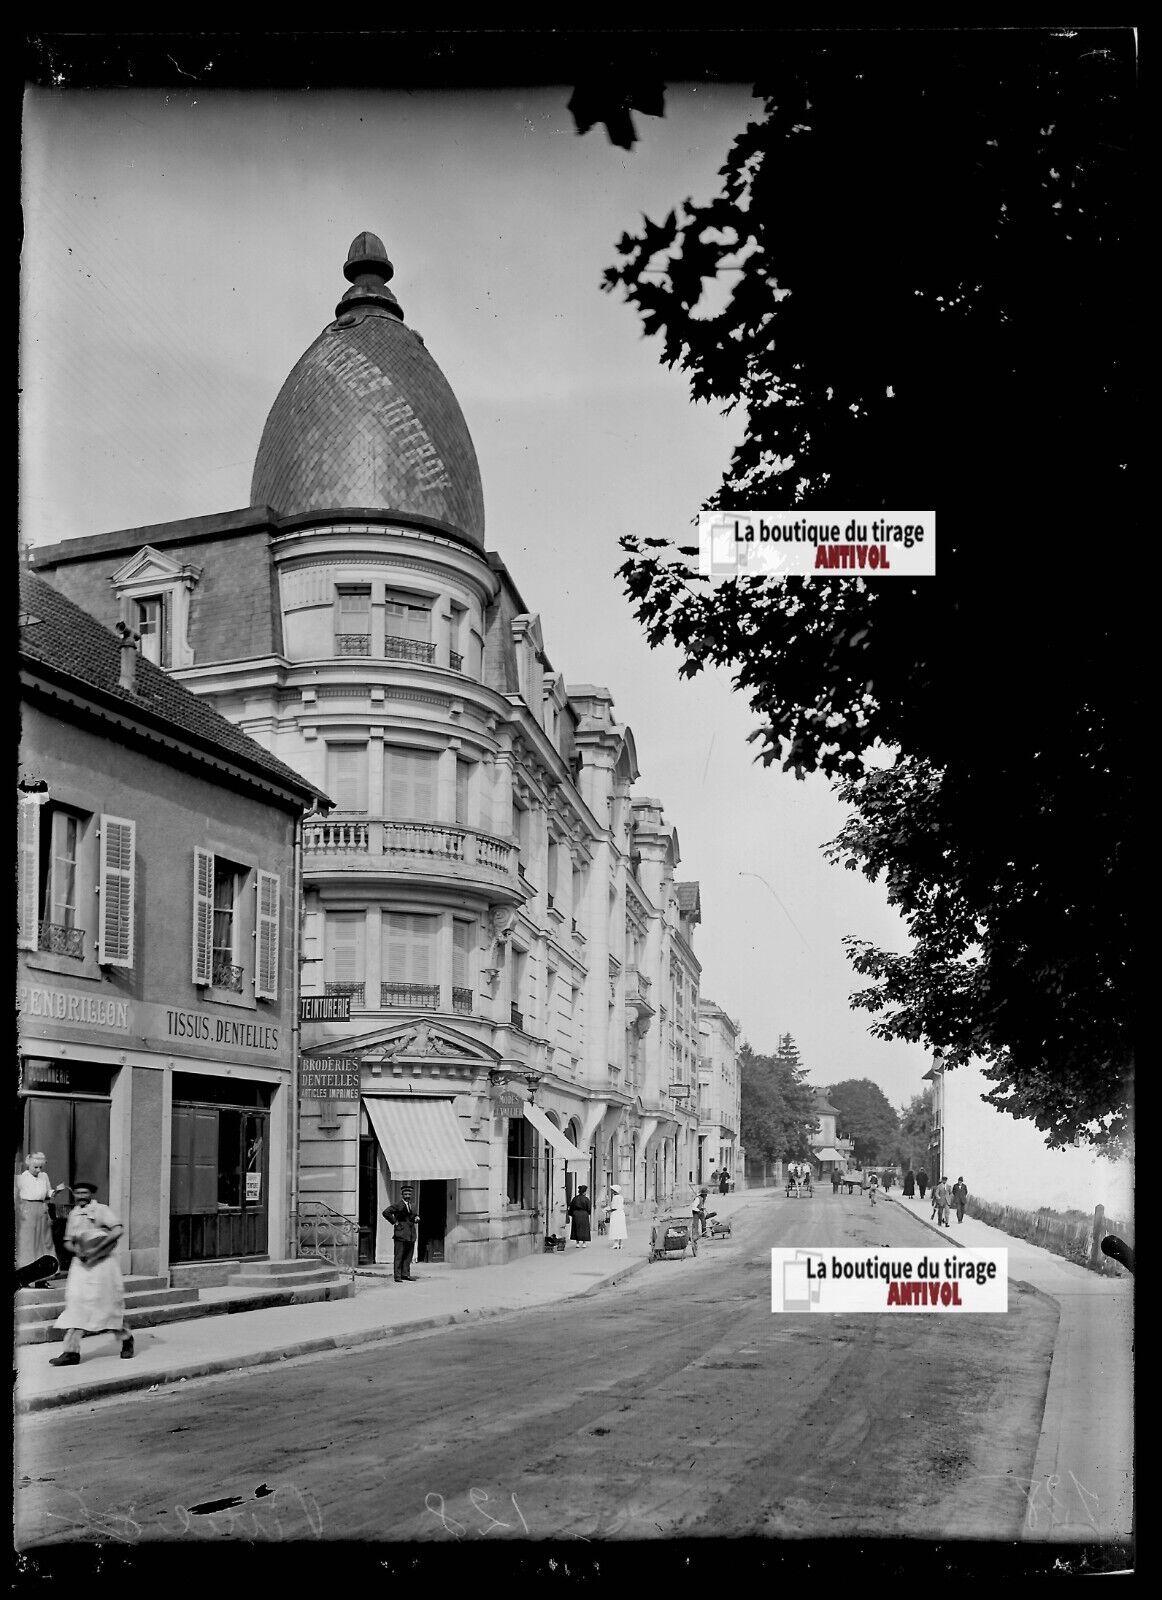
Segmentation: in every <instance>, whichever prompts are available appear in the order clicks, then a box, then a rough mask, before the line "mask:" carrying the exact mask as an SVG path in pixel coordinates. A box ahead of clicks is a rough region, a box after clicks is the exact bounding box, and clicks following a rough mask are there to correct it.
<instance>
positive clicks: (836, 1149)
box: [809, 1089, 855, 1178]
mask: <svg viewBox="0 0 1162 1600" xmlns="http://www.w3.org/2000/svg"><path fill="white" fill-rule="evenodd" d="M815 1114H816V1116H817V1117H818V1118H819V1128H818V1131H817V1132H816V1133H813V1134H812V1135H811V1137H810V1141H809V1143H810V1145H811V1157H812V1160H813V1161H814V1162H815V1164H816V1166H817V1167H818V1169H819V1175H820V1177H823V1178H829V1177H830V1176H831V1174H832V1173H833V1172H837V1171H838V1172H842V1171H844V1169H845V1168H847V1167H849V1166H850V1165H851V1162H852V1157H853V1154H854V1152H855V1140H854V1139H846V1138H843V1137H842V1136H841V1135H840V1134H839V1133H838V1132H837V1131H836V1130H837V1128H838V1122H837V1118H838V1117H839V1116H840V1112H839V1110H838V1109H837V1108H836V1107H835V1106H833V1105H832V1104H831V1102H830V1101H829V1100H828V1098H827V1096H826V1094H825V1093H824V1091H823V1090H822V1089H816V1091H815Z"/></svg>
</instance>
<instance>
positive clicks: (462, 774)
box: [456, 756, 472, 828]
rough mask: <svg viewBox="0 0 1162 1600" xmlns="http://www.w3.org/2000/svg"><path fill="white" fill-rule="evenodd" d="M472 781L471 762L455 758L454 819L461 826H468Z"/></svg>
mask: <svg viewBox="0 0 1162 1600" xmlns="http://www.w3.org/2000/svg"><path fill="white" fill-rule="evenodd" d="M471 781H472V763H471V762H470V761H462V760H461V759H460V758H459V756H457V758H456V821H457V822H458V823H459V824H460V826H461V827H462V828H466V827H467V826H468V794H469V786H470V784H471Z"/></svg>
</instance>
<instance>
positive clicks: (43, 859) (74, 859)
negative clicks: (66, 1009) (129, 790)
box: [18, 795, 133, 965]
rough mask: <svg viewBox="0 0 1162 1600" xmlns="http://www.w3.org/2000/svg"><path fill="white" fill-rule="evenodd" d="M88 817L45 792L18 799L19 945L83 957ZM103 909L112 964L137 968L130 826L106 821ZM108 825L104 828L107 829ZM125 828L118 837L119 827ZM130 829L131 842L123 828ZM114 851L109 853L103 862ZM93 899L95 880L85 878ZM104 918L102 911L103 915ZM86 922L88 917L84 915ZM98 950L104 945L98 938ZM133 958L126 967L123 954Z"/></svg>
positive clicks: (130, 837)
mask: <svg viewBox="0 0 1162 1600" xmlns="http://www.w3.org/2000/svg"><path fill="white" fill-rule="evenodd" d="M91 820H92V819H91V817H90V816H89V815H88V814H87V813H85V812H82V811H77V810H73V809H71V808H69V807H66V806H60V805H56V804H54V803H53V802H51V801H49V800H48V799H47V798H46V797H45V796H43V795H21V796H20V799H19V814H18V824H19V826H18V840H19V854H20V883H19V902H20V903H19V921H20V932H19V944H20V946H21V948H23V949H27V950H38V949H39V950H44V951H46V952H48V953H49V954H50V955H63V956H71V957H72V958H73V959H74V960H77V961H81V960H83V959H84V955H85V929H84V928H83V927H81V926H79V919H80V917H81V915H82V914H84V913H83V912H82V907H83V906H85V905H87V904H90V903H91V901H90V899H89V898H87V897H86V898H82V890H81V886H80V885H81V879H82V873H83V852H84V847H85V839H86V836H87V833H88V827H89V823H90V822H91ZM101 821H102V826H101V828H100V829H99V832H100V833H101V834H102V837H103V839H104V840H105V841H107V843H105V844H103V846H102V868H103V876H102V882H101V888H102V889H103V890H104V900H103V904H104V905H107V906H108V908H109V915H110V927H109V929H108V933H107V937H106V941H105V942H106V953H107V958H108V959H107V964H108V965H127V964H132V950H133V836H132V834H133V824H132V823H127V822H125V821H123V820H121V819H118V818H116V817H107V818H102V819H101ZM106 825H107V826H106ZM119 829H120V830H121V831H120V832H119V831H118V830H119ZM126 829H128V830H129V832H128V837H127V836H126V832H125V830H126ZM109 847H112V856H111V858H109V859H106V855H107V853H108V849H109ZM86 881H87V883H88V884H89V895H91V893H92V879H91V878H88V879H87V880H86ZM98 915H99V914H98ZM86 920H87V916H86ZM96 943H97V945H98V947H99V946H100V940H99V939H98V940H97V941H96ZM126 953H127V954H128V958H129V959H128V962H126V961H125V960H123V956H124V955H125V954H126Z"/></svg>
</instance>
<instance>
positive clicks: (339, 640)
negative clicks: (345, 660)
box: [335, 633, 371, 656]
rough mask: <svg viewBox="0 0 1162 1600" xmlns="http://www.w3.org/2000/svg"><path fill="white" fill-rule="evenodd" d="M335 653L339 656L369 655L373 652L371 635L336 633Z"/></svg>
mask: <svg viewBox="0 0 1162 1600" xmlns="http://www.w3.org/2000/svg"><path fill="white" fill-rule="evenodd" d="M335 654H336V655H337V656H369V655H370V654H371V635H370V634H369V633H337V634H336V635H335Z"/></svg>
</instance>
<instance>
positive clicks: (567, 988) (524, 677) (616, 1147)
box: [34, 234, 701, 1265]
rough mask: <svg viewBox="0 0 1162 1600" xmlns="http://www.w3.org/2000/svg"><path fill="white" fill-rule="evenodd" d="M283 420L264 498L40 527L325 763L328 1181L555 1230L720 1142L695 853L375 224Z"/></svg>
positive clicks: (283, 752) (469, 1238)
mask: <svg viewBox="0 0 1162 1600" xmlns="http://www.w3.org/2000/svg"><path fill="white" fill-rule="evenodd" d="M344 273H345V275H346V277H347V279H348V281H349V282H350V284H351V287H350V289H348V291H347V292H346V293H345V294H344V296H343V298H342V299H341V301H340V302H339V304H338V305H337V307H336V309H335V318H334V320H333V321H332V322H330V323H329V324H328V325H327V326H326V327H325V328H324V329H323V331H322V333H321V334H320V335H319V337H318V338H317V339H316V340H315V341H314V342H313V343H312V344H311V346H310V347H309V348H308V349H307V351H306V352H305V353H304V354H303V355H302V356H301V358H300V359H299V360H298V361H297V362H296V364H295V366H294V368H293V369H292V371H291V373H290V375H289V377H288V378H287V380H286V383H285V384H284V386H283V388H282V390H281V392H280V394H279V395H278V397H277V398H276V400H275V402H274V405H273V407H272V409H271V412H270V415H269V417H268V419H267V423H266V427H265V430H264V432H263V436H262V440H261V443H260V445H259V448H258V454H257V459H256V462H255V468H254V476H253V481H252V487H251V500H252V504H251V505H250V506H249V507H247V508H246V509H244V510H239V511H233V512H229V513H225V514H221V515H212V516H205V517H196V518H192V519H188V520H185V521H181V522H174V523H170V524H166V525H160V526H151V527H146V528H137V529H128V530H125V531H122V532H118V533H109V534H103V535H99V536H96V537H92V538H84V539H76V540H70V541H68V542H66V543H62V544H58V545H55V546H53V547H51V548H48V549H42V550H40V551H39V552H38V553H37V554H36V556H35V557H34V562H35V565H36V567H37V569H38V571H40V572H41V573H43V575H44V576H45V577H46V578H47V579H49V580H50V581H51V582H52V583H53V585H54V586H56V587H57V588H59V589H60V590H61V591H63V592H65V593H68V594H70V595H72V596H73V597H74V598H75V599H77V600H78V601H81V602H83V603H84V604H85V605H87V606H90V607H91V608H92V609H93V610H94V611H95V612H96V613H97V614H98V615H99V616H101V617H102V618H103V619H104V620H105V621H106V622H108V623H109V624H110V625H112V624H113V623H114V622H115V621H117V620H118V619H119V618H120V619H122V620H125V621H127V622H129V623H131V624H132V625H133V627H134V628H136V629H138V630H139V631H140V632H141V633H142V635H143V641H144V647H145V649H146V650H147V653H148V654H149V655H150V656H151V658H152V659H153V660H154V661H156V662H157V663H158V664H159V665H160V666H162V667H164V668H165V669H166V670H167V671H169V672H170V673H171V674H172V675H173V676H174V677H175V678H177V679H179V680H180V681H181V682H183V683H184V684H186V685H187V686H188V687H189V688H190V689H192V690H194V691H195V692H196V693H197V694H198V695H199V696H201V697H203V699H204V700H206V701H209V702H210V703H212V704H213V705H214V706H215V707H216V708H217V709H218V710H219V711H220V712H221V713H222V714H223V715H224V716H225V717H227V718H229V720H230V721H231V722H233V723H235V724H237V726H238V727H240V728H243V729H245V730H246V731H247V732H248V733H249V734H251V735H252V736H253V737H254V738H255V739H256V740H258V741H259V742H260V743H261V744H262V745H264V746H265V747H267V748H268V749H269V750H270V751H272V752H274V753H276V754H277V756H278V757H279V758H280V759H281V760H282V761H285V762H287V763H288V764H290V765H291V766H293V767H295V768H297V769H298V770H300V771H301V772H303V773H304V774H305V775H306V777H307V779H308V781H309V782H310V783H311V784H314V785H316V786H317V787H318V788H319V789H320V790H322V791H325V792H326V793H327V794H329V795H330V796H332V798H333V800H334V802H335V806H334V810H333V812H332V813H331V814H330V815H329V816H328V817H327V818H326V819H325V820H312V821H309V822H308V823H307V825H306V827H305V830H304V862H303V865H304V871H303V888H304V898H303V924H302V927H303V946H302V957H303V978H302V988H303V993H304V995H305V996H308V997H318V998H319V999H330V1000H332V1001H335V1002H344V1003H347V1004H349V1007H350V1020H349V1021H341V1020H338V1019H337V1018H332V1019H330V1020H312V1021H307V1022H304V1024H303V1036H302V1038H303V1046H302V1063H301V1065H302V1070H303V1073H304V1077H303V1080H302V1081H303V1093H302V1096H301V1102H302V1109H301V1123H300V1126H301V1150H300V1156H301V1172H302V1196H303V1197H309V1198H311V1199H312V1200H313V1201H314V1202H315V1203H316V1204H317V1205H319V1206H326V1207H329V1208H331V1209H332V1210H334V1211H336V1212H338V1213H340V1214H342V1215H343V1216H345V1217H348V1218H351V1219H353V1220H355V1221H356V1222H357V1224H358V1227H359V1230H360V1236H361V1254H362V1258H363V1259H365V1260H378V1261H383V1260H390V1258H391V1239H390V1229H388V1228H386V1227H385V1226H384V1225H383V1223H382V1222H381V1217H380V1214H381V1212H382V1210H383V1208H384V1206H385V1205H386V1203H387V1202H388V1200H389V1199H391V1198H393V1197H394V1196H395V1195H397V1194H398V1192H399V1185H400V1182H401V1180H402V1179H408V1180H410V1181H412V1182H413V1183H415V1184H417V1185H418V1203H419V1205H418V1208H419V1212H420V1217H421V1229H420V1241H419V1254H420V1258H421V1259H428V1260H433V1259H442V1260H446V1261H449V1262H452V1263H454V1264H462V1265H475V1264H479V1263H483V1262H487V1261H503V1260H506V1259H508V1258H510V1257H512V1256H515V1255H520V1254H524V1253H527V1252H529V1251H534V1250H539V1249H540V1248H541V1243H542V1239H543V1237H544V1236H545V1235H546V1234H549V1233H559V1232H560V1231H561V1230H562V1229H563V1228H564V1226H565V1205H566V1202H567V1200H568V1199H569V1197H570V1196H571V1195H572V1194H573V1192H574V1190H575V1188H576V1186H577V1184H579V1183H582V1182H584V1183H588V1184H589V1186H590V1191H591V1194H592V1196H593V1197H594V1198H595V1199H596V1198H597V1197H598V1196H599V1195H600V1193H601V1191H602V1190H604V1189H606V1188H607V1187H608V1185H609V1184H610V1183H614V1182H616V1183H618V1184H620V1186H621V1188H622V1190H623V1193H624V1196H625V1199H626V1201H627V1204H629V1205H630V1207H631V1208H633V1207H635V1206H636V1207H639V1208H640V1207H642V1206H644V1205H645V1204H646V1203H647V1202H653V1201H654V1200H669V1199H671V1198H672V1197H673V1196H674V1195H675V1194H676V1193H681V1194H682V1195H683V1197H684V1195H685V1186H686V1185H687V1184H688V1183H689V1181H690V1180H691V1179H692V1178H693V1176H694V1173H695V1171H696V1169H697V1163H698V1144H697V1138H698V1109H697V1099H696V1075H697V1060H698V1055H699V1034H698V1004H699V978H700V972H701V968H700V965H699V963H698V961H697V958H696V957H695V955H694V952H693V930H694V928H695V926H696V925H697V923H698V921H699V918H700V914H701V913H700V905H699V895H698V886H697V884H694V883H677V882H676V881H675V872H676V869H677V867H678V864H679V860H680V856H679V851H678V843H677V836H676V834H675V832H674V830H673V828H672V827H670V826H669V825H668V824H667V823H666V821H665V819H664V816H663V812H662V807H661V803H660V802H659V801H656V800H638V799H635V797H634V795H633V789H634V785H635V784H636V782H637V780H638V758H637V750H636V746H635V742H634V737H633V734H632V732H631V731H630V729H629V728H627V727H625V726H623V725H622V724H620V723H619V722H618V721H617V720H616V718H615V717H614V713H613V696H612V695H611V693H610V691H609V689H608V688H605V687H602V686H599V685H594V684H574V685H569V684H567V682H566V680H565V678H564V677H563V675H562V674H561V673H560V672H558V671H556V670H555V669H554V667H553V664H552V661H551V660H550V658H549V655H548V653H547V648H546V643H545V640H544V638H543V635H542V630H541V623H540V619H539V617H538V616H537V614H536V613H535V612H534V611H533V610H531V609H530V607H529V606H528V605H527V604H526V602H525V600H524V599H523V597H522V596H521V594H520V592H519V591H518V589H517V587H516V584H515V583H514V581H513V579H512V577H511V576H510V574H509V572H508V570H507V568H506V566H505V565H504V562H503V561H502V560H501V559H500V557H499V556H497V555H496V554H494V553H492V552H489V551H487V550H486V548H485V544H484V501H483V493H482V489H481V481H480V473H479V469H478V466H477V462H476V455H475V450H474V447H473V444H472V440H471V437H470V435H469V432H468V428H467V425H466V423H465V420H464V417H463V414H462V412H461V410H460V407H459V404H458V403H457V401H456V398H455V395H454V394H453V393H452V390H451V388H450V387H449V385H448V382H447V380H446V379H445V377H444V375H443V373H442V372H441V371H440V369H439V367H438V366H437V365H436V363H435V361H434V360H433V358H432V356H431V355H430V354H429V353H428V351H427V349H426V347H425V345H424V343H423V340H422V339H421V338H420V336H419V335H418V334H417V333H415V332H414V331H413V330H411V329H410V328H408V327H407V325H406V324H405V322H404V320H403V312H402V310H401V308H400V306H399V303H398V301H397V300H396V298H395V295H394V294H393V293H392V291H391V289H390V288H389V287H388V283H389V280H390V279H391V277H392V273H393V269H392V266H391V263H390V262H389V261H388V260H387V257H386V254H385V252H384V247H383V245H382V243H381V242H380V241H379V240H378V239H377V238H375V236H374V235H371V234H361V235H359V237H358V238H356V240H355V241H354V242H353V244H352V246H351V250H350V252H349V254H348V258H347V262H346V265H345V267H344Z"/></svg>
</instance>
